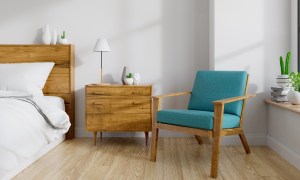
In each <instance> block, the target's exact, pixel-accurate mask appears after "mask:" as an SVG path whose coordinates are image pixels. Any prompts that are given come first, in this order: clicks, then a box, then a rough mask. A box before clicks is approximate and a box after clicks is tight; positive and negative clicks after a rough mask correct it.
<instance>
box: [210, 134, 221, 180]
mask: <svg viewBox="0 0 300 180" xmlns="http://www.w3.org/2000/svg"><path fill="white" fill-rule="evenodd" d="M220 146H221V136H215V137H213V143H212V156H211V170H210V176H211V177H212V178H216V177H217V176H218V169H219V158H220Z"/></svg>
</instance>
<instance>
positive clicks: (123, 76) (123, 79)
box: [121, 66, 128, 84]
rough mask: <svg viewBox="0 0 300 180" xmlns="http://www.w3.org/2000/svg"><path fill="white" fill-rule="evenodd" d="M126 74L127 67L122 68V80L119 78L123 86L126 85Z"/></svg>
mask: <svg viewBox="0 0 300 180" xmlns="http://www.w3.org/2000/svg"><path fill="white" fill-rule="evenodd" d="M127 72H128V67H127V66H124V68H123V73H122V78H121V80H122V82H123V84H126V83H125V78H126V74H127Z"/></svg>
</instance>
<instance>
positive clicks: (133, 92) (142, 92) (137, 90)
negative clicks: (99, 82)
mask: <svg viewBox="0 0 300 180" xmlns="http://www.w3.org/2000/svg"><path fill="white" fill-rule="evenodd" d="M86 93H87V95H88V96H91V95H92V96H93V95H101V96H151V88H149V87H146V86H122V87H120V86H89V87H88V88H87V89H86Z"/></svg>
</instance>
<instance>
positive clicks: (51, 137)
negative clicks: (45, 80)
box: [0, 92, 69, 179]
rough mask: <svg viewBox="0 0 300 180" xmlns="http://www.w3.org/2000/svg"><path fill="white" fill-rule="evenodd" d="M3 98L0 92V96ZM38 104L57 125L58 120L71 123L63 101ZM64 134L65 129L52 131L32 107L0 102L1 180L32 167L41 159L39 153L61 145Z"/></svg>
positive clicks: (49, 99) (46, 99)
mask: <svg viewBox="0 0 300 180" xmlns="http://www.w3.org/2000/svg"><path fill="white" fill-rule="evenodd" d="M3 94H5V93H2V94H1V92H0V96H1V95H3ZM6 94H7V93H6ZM10 94H11V93H10ZM36 102H38V103H37V104H38V105H40V106H42V107H41V108H42V110H43V112H44V111H45V112H47V113H48V114H47V113H45V114H46V115H47V117H50V119H52V120H53V119H54V123H56V122H55V121H56V120H57V119H64V121H66V120H67V121H68V122H69V117H68V116H67V115H66V113H65V112H64V110H63V109H64V102H63V100H62V99H61V98H59V97H51V96H50V97H42V98H38V99H36ZM66 118H68V119H66ZM65 132H66V129H64V130H62V129H54V128H52V127H51V126H50V125H49V124H48V123H47V122H46V121H45V120H44V119H43V118H42V116H41V115H40V114H39V113H38V112H37V111H36V109H35V108H34V107H33V106H32V105H31V104H29V103H26V102H22V101H18V100H14V99H6V98H0V179H3V178H6V177H11V174H14V173H12V172H17V173H18V172H20V171H22V167H24V166H25V167H24V168H26V167H27V166H29V165H30V164H31V163H30V162H31V161H32V162H34V161H35V160H37V159H38V158H39V157H40V156H41V155H40V156H39V155H38V154H39V152H40V151H43V149H44V148H45V147H47V146H50V144H56V143H57V142H59V140H60V139H61V137H62V135H64V133H65ZM50 147H51V146H50ZM48 149H49V148H48ZM50 149H51V148H50ZM50 149H49V150H50ZM46 150H47V148H46ZM44 151H45V150H44ZM46 152H47V151H46ZM46 152H45V153H46ZM45 153H44V154H45ZM40 154H41V153H40ZM42 154H43V153H42ZM24 162H25V163H24ZM26 162H27V163H26ZM24 164H25V165H24ZM14 175H15V174H14Z"/></svg>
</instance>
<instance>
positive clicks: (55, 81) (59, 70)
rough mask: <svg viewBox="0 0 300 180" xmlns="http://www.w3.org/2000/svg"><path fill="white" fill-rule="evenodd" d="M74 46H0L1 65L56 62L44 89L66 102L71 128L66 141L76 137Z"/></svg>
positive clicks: (46, 92) (47, 93) (46, 93)
mask: <svg viewBox="0 0 300 180" xmlns="http://www.w3.org/2000/svg"><path fill="white" fill-rule="evenodd" d="M74 61H75V60H74V46H73V45H0V63H25V62H54V63H55V66H54V68H53V69H52V71H51V73H50V76H49V78H48V80H47V82H46V85H45V87H44V89H43V92H44V94H45V95H46V96H47V95H48V96H59V97H61V98H63V99H64V100H65V104H66V112H67V113H68V115H69V116H70V121H71V127H70V129H69V131H68V132H67V134H66V139H72V138H73V137H74V127H75V93H74V81H75V80H74V69H75V67H74V64H75V62H74Z"/></svg>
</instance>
